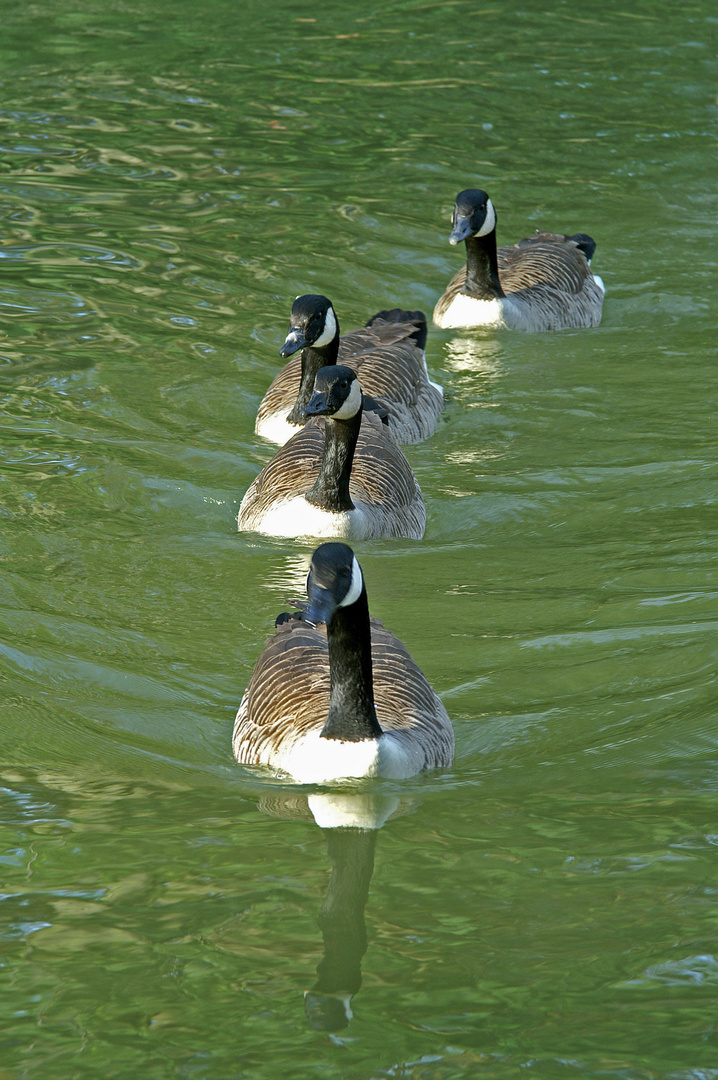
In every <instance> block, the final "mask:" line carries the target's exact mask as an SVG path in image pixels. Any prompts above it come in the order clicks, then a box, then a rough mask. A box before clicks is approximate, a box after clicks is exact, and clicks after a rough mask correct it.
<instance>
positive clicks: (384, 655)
mask: <svg viewBox="0 0 718 1080" xmlns="http://www.w3.org/2000/svg"><path fill="white" fill-rule="evenodd" d="M307 595H308V604H307V606H306V608H305V609H304V610H303V611H302V612H297V613H296V614H295V615H281V616H280V617H279V618H278V620H277V627H276V632H275V635H274V637H272V638H270V639H269V641H268V642H267V644H266V645H265V647H264V650H263V652H262V653H261V655H260V657H259V660H258V661H257V665H256V667H255V669H254V672H253V673H252V677H251V679H250V682H249V685H248V687H247V689H246V691H245V693H244V696H243V698H242V703H241V705H240V707H239V712H238V713H237V717H236V720H235V723H234V732H233V735H232V748H233V751H234V756H235V758H236V759H237V761H238V762H240V763H242V764H245V765H266V766H270V767H272V768H274V769H277V770H279V771H281V772H283V773H287V774H288V775H289V776H291V777H292V778H293V779H294V780H297V781H299V783H305V784H322V783H330V782H332V781H335V780H342V779H349V778H353V777H371V776H383V777H387V778H390V779H403V778H405V777H409V776H413V775H415V774H416V773H418V772H421V771H422V770H423V769H435V768H441V767H445V766H448V765H450V764H451V761H452V758H453V751H454V733H453V730H452V727H451V721H450V720H449V717H448V714H447V712H446V709H445V708H444V706H443V705H442V703H441V701H440V700H439V698H438V697H437V695H436V694H435V693H434V691H433V690H432V688H431V687H430V686H429V683H428V682H427V680H426V678H425V676H424V675H423V673H422V672H421V670H420V669H419V668H418V666H417V665H416V663H415V662H414V660H413V659H412V658H411V656H410V655H409V653H408V651H407V650H406V648H405V647H404V645H402V643H401V642H400V641H399V639H398V638H396V637H394V635H393V634H391V633H389V631H388V630H385V629H384V627H383V626H382V624H381V623H380V622H378V621H377V620H376V619H370V616H369V605H368V601H367V592H366V587H365V585H364V577H363V574H362V571H361V567H360V566H359V563H358V562H357V560H356V558H355V557H354V553H353V551H352V549H351V548H350V547H348V546H347V545H346V544H341V543H328V544H322V545H321V547H319V548H317V550H316V551H315V552H314V555H313V556H312V562H311V567H310V570H309V576H308V578H307Z"/></svg>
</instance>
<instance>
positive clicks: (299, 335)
mask: <svg viewBox="0 0 718 1080" xmlns="http://www.w3.org/2000/svg"><path fill="white" fill-rule="evenodd" d="M426 333H427V327H426V316H425V315H424V313H423V312H421V311H403V310H402V309H400V308H394V309H393V310H392V311H379V312H378V313H377V314H376V315H374V317H373V318H372V319H370V320H369V322H368V323H367V324H366V326H365V327H363V328H362V329H360V330H351V331H350V332H349V333H348V334H344V335H343V337H341V338H340V336H339V320H338V319H337V316H336V312H335V310H334V307H333V305H332V303H331V301H330V300H328V299H327V297H326V296H320V295H315V294H307V295H306V296H299V297H297V299H296V300H295V301H294V303H293V305H292V314H291V325H290V330H289V333H288V335H287V339H286V341H285V342H284V345H283V346H282V348H281V349H280V350H279V352H280V356H285V357H286V356H294V354H296V353H298V354H299V355H297V356H295V358H294V359H293V360H290V362H289V363H288V364H287V365H286V366H285V367H284V368H282V370H281V371H280V372H279V374H278V375H277V376H276V378H275V379H274V381H273V382H272V384H271V386H270V387H269V390H268V391H267V393H266V394H265V395H264V398H263V399H262V402H261V404H260V406H259V412H258V413H257V422H256V424H255V432H256V433H257V435H261V436H263V437H264V438H265V439H269V440H270V442H276V443H280V444H283V443H285V442H286V441H287V439H289V438H290V437H291V436H292V435H294V434H296V432H297V431H298V430H299V429H300V428H301V427H302V426H303V425H304V424H305V423H306V417H305V415H304V412H303V410H304V408H305V406H306V404H307V402H308V401H309V399H310V397H311V396H312V393H313V390H314V379H315V377H316V374H317V372H318V371H319V369H320V368H321V367H326V366H327V365H329V364H336V363H341V364H343V365H345V366H347V367H350V368H352V369H353V370H354V371H356V372H357V373H358V375H359V376H360V379H361V385H362V390H363V392H364V394H365V395H366V396H367V397H368V398H369V401H367V400H365V402H364V408H365V409H367V408H372V409H374V411H376V412H377V413H378V415H379V416H380V417H382V418H383V419H384V421H385V423H386V424H387V426H388V428H389V430H390V431H391V433H392V435H393V436H394V438H395V439H396V441H397V442H399V443H414V442H420V441H421V440H422V439H426V438H428V437H429V435H431V434H432V433H433V431H434V429H435V428H436V425H437V423H438V420H439V416H440V414H441V410H442V408H443V404H444V396H443V393H442V389H441V387H440V386H437V385H436V384H435V383H432V382H431V380H430V379H429V375H428V372H427V368H426V359H425V356H424V351H425V346H426Z"/></svg>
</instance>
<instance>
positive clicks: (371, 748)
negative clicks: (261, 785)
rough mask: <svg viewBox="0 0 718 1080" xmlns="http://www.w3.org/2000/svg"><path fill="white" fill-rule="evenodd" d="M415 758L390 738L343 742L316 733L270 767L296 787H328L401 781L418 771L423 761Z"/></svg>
mask: <svg viewBox="0 0 718 1080" xmlns="http://www.w3.org/2000/svg"><path fill="white" fill-rule="evenodd" d="M417 758H418V755H413V754H411V753H409V752H407V751H406V750H405V749H404V747H403V746H402V745H400V744H399V742H398V741H397V740H396V739H393V738H392V737H391V736H390V735H381V736H380V737H379V738H378V739H364V740H363V741H362V742H343V741H342V740H341V739H323V738H322V736H321V735H320V734H319V732H318V731H313V732H311V733H310V734H309V735H305V736H304V738H302V739H298V740H297V741H296V742H295V743H294V745H293V746H291V747H287V749H286V750H283V751H280V753H279V754H277V755H276V757H275V758H274V760H273V761H272V765H273V766H274V767H275V768H277V769H282V771H283V772H286V773H288V774H289V775H290V776H291V777H292V778H293V779H294V780H296V781H297V782H298V783H300V784H329V783H332V782H333V781H335V780H356V779H364V778H368V777H371V776H382V777H385V778H386V779H387V780H405V779H406V778H407V777H409V776H414V775H415V774H416V773H418V772H419V771H420V769H421V767H422V764H423V762H422V761H420V760H417Z"/></svg>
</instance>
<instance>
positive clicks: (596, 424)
mask: <svg viewBox="0 0 718 1080" xmlns="http://www.w3.org/2000/svg"><path fill="white" fill-rule="evenodd" d="M717 31H718V12H717V11H716V9H715V6H714V5H713V4H711V3H709V2H708V0H688V2H687V3H684V4H680V5H679V4H667V3H663V4H661V3H652V2H648V0H638V2H636V3H633V4H631V5H626V4H625V3H620V2H619V0H605V2H604V3H602V4H601V5H598V6H597V5H584V4H580V3H569V2H561V0H546V2H545V3H538V2H534V0H528V3H525V4H523V6H519V7H512V6H511V5H508V4H505V3H502V2H499V3H496V4H493V5H491V4H490V5H488V6H486V7H482V6H479V5H476V4H472V3H469V2H468V0H456V2H449V3H427V2H424V0H396V2H389V3H384V4H373V3H368V4H365V5H357V4H350V3H348V2H346V0H335V2H333V3H331V4H329V5H324V6H320V7H312V6H310V5H307V4H306V3H299V2H298V0H295V2H279V3H277V4H275V5H269V4H260V3H258V2H257V0H243V2H242V3H238V2H228V0H206V2H205V3H200V4H196V3H195V4H190V3H187V2H186V0H174V2H173V3H171V4H170V3H167V0H155V2H153V3H152V4H150V3H148V2H147V0H134V2H133V0H130V2H128V3H118V4H112V5H110V4H106V3H104V2H103V3H100V2H98V0H76V2H75V3H72V4H64V3H59V2H48V0H40V2H39V3H36V4H28V5H6V6H5V10H4V11H3V16H2V35H1V37H0V83H1V87H2V95H1V97H0V402H1V405H2V412H1V413H0V476H1V477H2V487H1V488H0V699H1V701H0V708H1V713H0V725H1V726H0V788H1V789H2V793H1V794H2V798H1V801H0V815H1V817H2V825H3V829H2V832H1V833H0V840H1V841H2V843H1V845H0V867H1V868H2V872H1V873H0V899H1V902H0V1080H26V1078H27V1080H68V1078H75V1077H88V1078H96V1077H102V1078H103V1080H109V1078H118V1080H124V1078H130V1077H138V1076H139V1077H142V1080H169V1078H182V1080H205V1078H206V1080H234V1078H240V1077H241V1078H251V1080H255V1078H256V1080H279V1078H284V1077H291V1078H296V1080H304V1078H322V1077H325V1078H328V1080H334V1078H344V1077H346V1078H351V1080H385V1078H386V1080H389V1078H399V1080H409V1078H411V1080H455V1078H469V1077H471V1078H474V1077H486V1078H490V1080H494V1078H497V1080H504V1078H507V1080H508V1078H514V1077H518V1076H526V1075H533V1076H535V1077H537V1078H541V1080H544V1078H547V1080H548V1078H550V1080H553V1078H554V1077H555V1078H564V1077H565V1078H567V1080H571V1078H572V1077H577V1078H580V1077H600V1078H611V1080H613V1078H616V1080H715V1078H717V1077H718V848H717V845H718V797H717V792H718V727H717V724H716V690H715V685H716V652H717V647H718V575H717V573H716V535H717V532H718V529H717V525H718V518H717V506H716V491H717V490H718V463H717V453H716V444H717V442H718V439H717V437H716V431H717V430H718V427H717V424H718V419H717V418H718V408H717V406H718V393H717V392H716V379H717V377H716V325H717V322H718V300H717V299H716V295H717V289H716V284H717V280H716V278H717V275H716V261H717V260H716V250H717V246H716V216H717V210H718V194H717V188H716V175H717V172H716V119H717V117H718V108H717V106H716V91H717V88H718V79H717V78H716V76H717V75H718V61H717V59H716V53H717V40H718V34H717ZM470 186H482V187H485V188H486V189H487V190H488V191H489V193H490V194H491V196H492V199H493V201H494V204H495V205H496V207H497V211H498V231H499V242H512V241H515V240H517V239H519V238H520V237H521V236H523V235H526V234H527V233H530V232H531V231H533V230H534V229H536V228H548V229H554V230H560V231H565V232H569V233H572V232H576V231H585V232H588V233H590V234H591V235H592V236H594V237H595V238H596V240H597V244H598V247H597V252H596V256H595V260H594V267H595V270H596V272H597V273H599V274H600V275H601V276H602V277H603V280H604V282H605V284H606V287H607V298H606V303H605V308H604V319H603V322H602V325H601V326H600V327H599V328H597V329H594V330H587V331H576V332H573V331H571V332H563V333H560V334H553V335H532V334H525V335H521V334H510V333H499V334H497V333H487V332H482V331H471V332H460V331H454V332H451V331H437V330H433V331H432V332H431V333H430V337H429V344H428V362H429V367H430V370H431V372H432V374H433V375H434V377H436V378H437V379H438V381H440V382H442V383H443V385H444V386H445V390H446V401H447V403H446V409H445V413H444V416H443V418H442V422H441V424H440V426H439V429H438V431H437V433H436V435H435V436H434V437H433V438H432V439H431V440H429V441H427V442H425V443H423V444H421V445H418V446H413V447H409V448H408V451H407V455H408V457H409V458H410V461H411V463H412V466H413V467H414V469H415V471H416V473H417V476H418V478H419V481H420V484H421V487H422V490H423V492H424V497H425V500H426V503H427V510H428V524H427V530H426V536H425V538H424V540H423V541H421V542H410V541H381V542H379V541H377V542H372V543H366V544H362V545H360V548H358V549H357V551H358V554H359V557H360V559H361V562H362V565H363V567H364V571H365V575H366V579H367V584H368V590H369V600H370V606H371V608H372V611H373V612H374V614H376V615H378V616H379V617H380V618H382V619H383V620H384V622H385V623H386V625H387V626H389V628H390V629H392V630H393V631H394V632H395V633H397V634H398V635H399V636H400V637H401V638H402V639H403V640H404V641H405V642H406V644H407V645H408V646H409V648H410V649H411V651H412V653H413V655H414V656H415V658H416V659H417V661H418V662H419V663H420V665H421V666H422V667H423V669H424V671H425V672H426V674H427V676H428V677H429V679H430V681H431V682H432V684H433V685H434V687H435V688H436V690H437V692H438V693H439V694H440V695H441V697H442V699H443V701H444V703H445V705H446V707H447V709H448V711H449V713H450V715H451V717H452V720H453V722H454V726H455V731H456V744H457V753H456V759H455V762H454V765H453V767H452V769H450V770H447V771H445V772H441V773H438V774H435V775H429V776H425V777H419V778H417V779H415V780H413V781H408V782H406V783H402V784H391V783H383V784H374V785H369V786H368V787H367V788H360V789H358V790H354V791H353V792H352V793H351V794H352V797H353V798H354V799H356V800H357V802H356V804H355V805H356V806H360V807H364V806H366V807H368V808H369V811H371V812H372V813H375V814H378V817H379V819H380V820H383V819H384V818H386V820H385V823H384V825H383V827H382V828H381V829H380V830H379V831H377V832H374V833H371V834H368V833H364V832H360V831H356V830H350V829H344V830H339V831H337V830H330V829H326V828H320V827H319V826H318V824H317V821H319V822H320V823H321V822H322V820H323V819H322V806H323V805H324V804H322V801H321V799H320V800H317V799H316V798H315V797H314V796H310V797H309V798H308V797H307V793H306V792H303V791H301V790H299V789H297V788H293V787H292V786H291V785H289V784H286V783H283V782H281V781H279V780H277V779H272V778H266V777H260V776H254V775H252V774H251V772H250V771H248V770H245V769H242V768H240V767H238V766H236V765H234V764H233V763H232V759H231V752H230V733H231V727H232V721H233V718H234V713H235V711H236V708H237V705H238V703H239V700H240V698H241V694H242V691H243V688H244V686H245V684H246V681H247V679H248V677H249V673H250V671H251V669H252V665H253V663H254V661H255V659H256V657H257V655H258V652H259V650H260V648H261V646H262V643H263V641H264V640H265V638H266V636H267V635H268V634H269V633H270V631H271V628H272V625H273V621H274V617H275V615H276V614H277V613H278V612H279V611H281V610H284V609H286V607H287V603H288V602H289V601H290V600H291V598H292V597H294V596H297V595H299V594H301V590H302V585H303V580H304V575H305V573H306V564H307V557H308V555H309V554H310V553H311V550H312V545H311V543H308V542H305V541H278V540H277V541H275V540H273V539H271V538H267V537H264V538H262V537H257V536H251V535H246V534H245V535H238V534H237V532H236V528H235V517H236V512H237V509H238V506H239V501H240V499H241V496H242V494H243V492H244V491H245V489H246V488H247V486H248V484H249V483H250V481H251V480H252V478H253V477H254V476H255V475H256V473H257V472H258V471H259V469H260V467H261V466H262V465H263V464H264V463H265V462H266V461H267V460H268V459H269V457H270V456H271V454H272V448H271V447H270V446H269V445H268V444H265V443H263V442H262V441H261V440H258V439H257V438H256V437H255V436H254V434H253V424H254V416H255V413H256V409H257V405H258V403H259V400H260V398H261V396H262V394H263V392H264V390H265V389H266V387H267V386H268V384H269V382H270V380H271V378H272V377H273V375H274V374H275V373H276V371H277V370H278V367H279V364H280V363H281V361H280V359H279V356H278V349H279V346H280V345H281V343H282V342H283V340H284V336H285V334H286V331H287V328H288V315H289V309H290V306H291V303H292V300H293V299H294V297H295V296H296V295H297V294H300V293H304V292H315V291H316V292H323V293H327V294H328V295H329V296H330V297H331V298H332V299H333V301H334V303H335V305H336V308H337V311H338V314H339V318H340V321H341V323H342V327H343V328H344V329H350V328H352V327H354V326H357V325H361V324H362V323H363V322H364V321H365V320H366V319H367V318H368V317H369V316H371V315H372V314H373V313H374V312H375V311H376V310H378V309H380V308H384V307H387V306H394V305H404V306H407V307H411V308H416V307H422V308H424V309H425V310H426V311H427V312H430V311H431V309H432V307H433V304H434V303H435V301H436V299H437V297H438V296H439V294H440V293H441V291H442V290H443V288H444V285H445V284H446V282H447V281H448V279H449V277H450V275H451V274H452V273H453V272H454V271H455V269H457V268H458V266H459V265H460V261H461V257H462V252H461V251H460V250H457V249H454V248H451V247H449V245H448V242H447V236H448V231H449V225H448V222H449V214H450V211H451V207H452V204H453V199H454V196H455V194H456V193H457V192H458V191H459V190H460V189H462V188H465V187H470ZM362 800H363V801H362ZM364 934H366V938H364ZM365 948H366V951H364V950H365ZM318 968H319V972H318V971H317V969H318ZM360 969H361V973H360ZM342 982H343V983H344V984H345V985H344V988H345V990H346V994H345V998H346V997H347V996H348V995H349V994H352V995H353V997H352V1001H351V1011H352V1012H353V1018H352V1019H351V1020H348V1022H347V1020H346V1017H344V1021H343V1022H344V1026H340V1025H339V1021H338V1020H337V1018H336V1013H333V1014H332V1015H333V1016H334V1022H330V1020H327V1015H326V1013H327V1012H330V1011H331V1009H332V1008H334V1006H333V1005H332V1004H331V1002H329V999H330V998H332V997H333V994H334V992H335V991H336V990H337V989H338V988H339V989H341V987H339V986H338V984H340V983H342ZM335 984H336V985H335ZM305 995H306V996H305ZM333 1000H334V1002H335V1004H336V1001H337V1000H338V999H337V998H336V997H334V998H333ZM328 1002H329V1004H327V1003H328ZM337 1008H339V1009H340V1011H341V1013H342V1016H344V1013H343V1006H342V1004H341V1002H340V1003H339V1006H337ZM322 1010H324V1012H323V1011H322ZM330 1027H331V1028H333V1030H326V1029H327V1028H330Z"/></svg>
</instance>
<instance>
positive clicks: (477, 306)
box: [434, 293, 506, 330]
mask: <svg viewBox="0 0 718 1080" xmlns="http://www.w3.org/2000/svg"><path fill="white" fill-rule="evenodd" d="M434 321H435V322H436V325H437V326H440V327H442V329H444V330H453V329H455V328H456V327H459V326H493V327H501V326H506V320H505V318H504V305H503V303H502V301H501V300H500V299H495V300H477V299H475V298H474V297H473V296H466V295H465V294H464V293H459V294H458V296H456V297H455V298H454V299H453V300H452V302H451V304H450V305H449V307H448V309H447V310H446V311H445V312H444V314H443V315H440V316H439V317H438V319H435V320H434Z"/></svg>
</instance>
